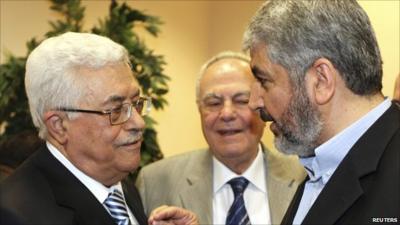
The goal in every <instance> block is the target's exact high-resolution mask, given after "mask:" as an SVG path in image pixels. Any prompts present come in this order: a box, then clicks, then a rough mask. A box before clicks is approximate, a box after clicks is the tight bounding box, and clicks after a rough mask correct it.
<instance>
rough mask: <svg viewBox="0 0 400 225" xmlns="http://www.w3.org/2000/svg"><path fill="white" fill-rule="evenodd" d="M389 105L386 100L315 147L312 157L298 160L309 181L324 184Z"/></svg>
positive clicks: (389, 102)
mask: <svg viewBox="0 0 400 225" xmlns="http://www.w3.org/2000/svg"><path fill="white" fill-rule="evenodd" d="M390 105H391V101H390V100H389V99H388V98H386V99H385V100H384V101H383V102H382V103H380V104H379V105H378V106H376V107H375V108H374V109H372V110H371V111H370V112H368V113H367V114H366V115H364V116H363V117H361V118H360V119H359V120H357V121H356V122H354V123H353V124H352V125H350V126H349V127H347V128H346V129H344V130H342V131H341V132H340V133H338V134H337V135H335V136H334V137H332V138H331V139H329V140H328V141H327V142H325V143H323V144H322V145H320V146H319V147H317V148H316V149H315V156H314V157H309V158H300V162H301V163H302V164H303V165H304V167H305V168H306V171H307V173H308V176H309V177H310V181H311V182H313V181H317V180H319V179H320V178H322V182H323V183H324V184H326V183H327V182H328V180H329V179H330V177H331V176H332V174H333V173H334V172H335V170H336V168H337V167H338V166H339V164H340V162H341V161H342V160H343V158H344V157H345V156H346V155H347V153H348V152H349V151H350V149H351V148H352V147H353V145H354V144H355V143H356V142H357V140H358V139H360V137H361V136H362V135H363V134H364V133H365V132H366V131H367V130H368V128H369V127H371V126H372V124H374V123H375V121H376V120H377V119H378V118H379V117H380V116H382V114H383V113H384V112H385V111H386V110H387V109H388V108H389V107H390Z"/></svg>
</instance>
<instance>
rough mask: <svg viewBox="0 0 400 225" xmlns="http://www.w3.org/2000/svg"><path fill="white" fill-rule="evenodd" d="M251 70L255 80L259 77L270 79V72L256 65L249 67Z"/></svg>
mask: <svg viewBox="0 0 400 225" xmlns="http://www.w3.org/2000/svg"><path fill="white" fill-rule="evenodd" d="M251 72H252V73H253V75H254V77H255V78H256V79H257V80H260V78H261V77H262V78H265V79H270V78H271V74H270V73H269V72H268V71H263V70H261V69H260V68H259V67H257V66H252V67H251Z"/></svg>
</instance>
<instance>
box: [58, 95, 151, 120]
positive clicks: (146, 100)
mask: <svg viewBox="0 0 400 225" xmlns="http://www.w3.org/2000/svg"><path fill="white" fill-rule="evenodd" d="M132 107H134V108H135V110H136V112H137V113H139V114H140V115H141V116H144V115H147V114H148V113H149V112H150V109H151V98H150V97H148V96H144V97H139V99H138V100H137V101H136V102H132V103H124V104H122V105H121V106H119V107H117V108H114V109H110V110H103V111H95V110H86V109H73V108H63V107H62V108H58V109H57V110H59V111H64V112H80V113H94V114H99V115H106V114H107V115H108V116H109V118H110V124H111V125H119V124H123V123H125V122H126V121H128V120H129V118H130V117H131V116H132Z"/></svg>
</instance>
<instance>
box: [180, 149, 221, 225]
mask: <svg viewBox="0 0 400 225" xmlns="http://www.w3.org/2000/svg"><path fill="white" fill-rule="evenodd" d="M184 176H185V177H186V179H185V180H184V183H183V184H182V189H181V191H180V193H179V197H180V199H181V201H182V206H183V207H184V208H186V209H189V210H194V209H195V212H196V213H197V215H198V217H199V220H200V224H212V216H211V215H212V196H213V192H212V187H213V186H212V156H211V154H210V153H209V151H205V153H204V156H203V157H201V158H200V160H199V161H198V162H196V163H194V164H193V167H192V169H189V170H187V171H185V175H184Z"/></svg>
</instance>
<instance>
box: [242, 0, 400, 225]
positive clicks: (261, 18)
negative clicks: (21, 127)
mask: <svg viewBox="0 0 400 225" xmlns="http://www.w3.org/2000/svg"><path fill="white" fill-rule="evenodd" d="M244 47H245V49H247V50H250V54H251V67H252V71H253V74H254V76H255V77H256V78H257V80H258V81H259V82H257V83H255V84H254V85H253V87H252V91H251V99H250V103H249V104H250V107H251V108H252V109H253V110H257V111H258V112H259V113H260V116H261V117H262V118H263V119H264V120H265V121H272V123H271V125H270V129H271V130H272V132H273V133H274V135H275V144H276V147H277V148H278V149H279V150H281V151H282V152H285V153H288V154H296V155H298V156H299V157H300V160H301V163H302V164H303V165H304V167H305V168H306V170H307V173H308V178H307V179H306V180H305V181H304V182H303V184H302V185H301V186H300V187H299V188H298V190H297V193H296V194H295V196H294V198H293V200H292V203H291V205H290V206H289V208H288V211H287V212H286V215H285V217H284V219H283V221H282V223H283V224H369V223H375V222H394V223H397V222H399V221H400V215H399V214H400V208H399V204H400V203H399V190H400V187H399V177H400V174H399V171H400V170H399V162H400V160H399V150H400V109H399V106H398V105H396V104H394V103H393V102H391V100H390V99H389V98H385V97H384V96H383V94H382V92H381V90H382V59H381V56H380V51H379V48H378V44H377V41H376V37H375V34H374V31H373V29H372V27H371V24H370V22H369V19H368V16H367V14H366V13H365V12H364V10H363V9H362V8H361V7H360V6H359V5H358V3H357V2H356V1H355V0H346V1H339V0H337V1H326V0H307V1H299V0H280V1H269V2H267V3H266V4H264V5H263V6H262V7H261V8H260V9H259V11H258V12H257V13H256V15H255V16H254V18H253V19H252V21H251V22H250V25H249V27H248V28H247V31H246V33H245V40H244Z"/></svg>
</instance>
